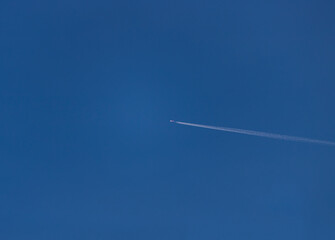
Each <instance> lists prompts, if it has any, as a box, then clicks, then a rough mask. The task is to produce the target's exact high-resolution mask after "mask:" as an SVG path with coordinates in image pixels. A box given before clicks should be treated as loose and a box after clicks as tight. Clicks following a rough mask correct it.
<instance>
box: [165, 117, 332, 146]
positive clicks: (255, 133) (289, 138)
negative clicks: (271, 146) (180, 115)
mask: <svg viewBox="0 0 335 240" xmlns="http://www.w3.org/2000/svg"><path fill="white" fill-rule="evenodd" d="M170 122H172V123H176V124H181V125H186V126H192V127H199V128H207V129H213V130H218V131H225V132H232V133H239V134H246V135H252V136H258V137H265V138H273V139H280V140H284V141H293V142H305V143H315V144H322V145H331V146H335V142H330V141H323V140H318V139H311V138H304V137H294V136H287V135H282V134H275V133H267V132H258V131H252V130H245V129H239V128H227V127H216V126H209V125H202V124H195V123H187V122H179V121H174V120H170Z"/></svg>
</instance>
